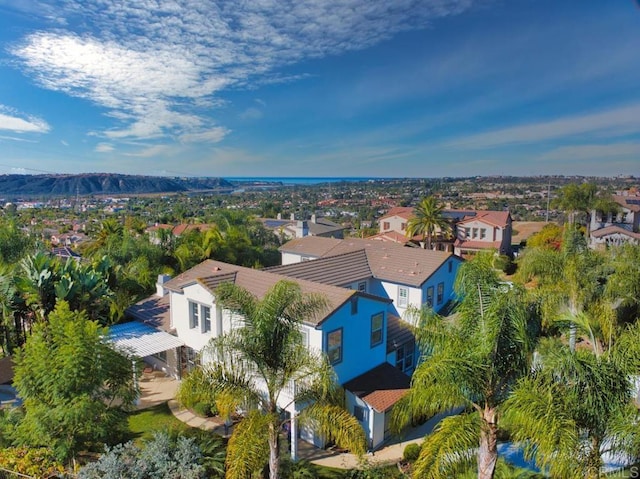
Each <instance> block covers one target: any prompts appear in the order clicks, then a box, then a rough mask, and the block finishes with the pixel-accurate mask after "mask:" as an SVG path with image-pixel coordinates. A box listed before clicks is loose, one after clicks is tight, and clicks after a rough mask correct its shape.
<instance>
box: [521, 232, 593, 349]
mask: <svg viewBox="0 0 640 479" xmlns="http://www.w3.org/2000/svg"><path fill="white" fill-rule="evenodd" d="M602 267H603V257H602V256H601V255H599V254H598V253H596V252H594V251H592V250H590V249H589V248H587V244H586V241H585V239H584V237H583V236H582V235H581V234H580V233H579V231H577V229H576V228H575V227H568V228H566V229H565V232H564V237H563V242H562V247H561V248H560V250H553V249H549V248H544V247H535V248H527V249H526V250H525V251H524V253H523V254H522V255H521V256H520V258H519V259H518V273H517V278H518V279H520V280H521V281H522V282H524V283H529V282H534V284H535V288H534V289H533V290H532V295H533V297H534V298H535V300H536V302H537V303H538V305H539V308H540V311H541V314H542V317H543V322H544V325H545V326H546V327H555V326H562V325H569V326H570V337H569V341H570V346H571V348H572V349H573V348H575V341H576V332H577V331H576V324H577V322H579V317H580V316H581V315H582V314H584V313H587V312H588V311H589V308H592V307H595V306H596V305H597V304H598V302H599V300H600V299H601V298H602V295H603V292H604V288H603V286H602V285H603V284H604V281H603V278H602V272H603V269H602Z"/></svg>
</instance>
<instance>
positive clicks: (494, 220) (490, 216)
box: [458, 211, 511, 228]
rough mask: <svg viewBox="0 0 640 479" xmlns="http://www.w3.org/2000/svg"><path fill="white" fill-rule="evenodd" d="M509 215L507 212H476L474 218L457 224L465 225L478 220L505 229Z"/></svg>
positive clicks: (465, 219)
mask: <svg viewBox="0 0 640 479" xmlns="http://www.w3.org/2000/svg"><path fill="white" fill-rule="evenodd" d="M510 216H511V214H510V213H509V212H508V211H478V212H476V214H475V215H474V216H471V217H468V218H464V219H463V220H461V221H459V222H458V224H465V223H468V222H470V221H474V220H478V221H482V222H483V223H487V224H490V225H493V226H497V227H499V228H505V227H506V226H507V224H509V217H510Z"/></svg>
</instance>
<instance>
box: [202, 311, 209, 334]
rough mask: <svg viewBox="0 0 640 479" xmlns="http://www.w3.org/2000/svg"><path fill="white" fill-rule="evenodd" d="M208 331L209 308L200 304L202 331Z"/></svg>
mask: <svg viewBox="0 0 640 479" xmlns="http://www.w3.org/2000/svg"><path fill="white" fill-rule="evenodd" d="M209 331H211V308H210V307H209V306H202V332H203V333H208V332H209Z"/></svg>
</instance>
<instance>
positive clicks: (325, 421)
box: [299, 402, 367, 456]
mask: <svg viewBox="0 0 640 479" xmlns="http://www.w3.org/2000/svg"><path fill="white" fill-rule="evenodd" d="M299 421H300V423H301V424H310V425H312V426H313V428H314V430H315V431H317V432H318V433H319V434H320V435H321V436H322V437H324V438H325V440H327V441H334V442H335V443H336V444H337V445H338V446H339V447H342V448H344V449H348V450H349V451H351V452H352V453H353V454H356V455H358V456H362V455H363V454H364V453H365V452H366V450H367V439H366V436H365V433H364V430H363V429H362V426H361V425H360V423H359V422H358V420H357V419H356V418H355V417H354V416H353V415H351V414H350V413H349V412H348V411H347V410H346V409H344V408H342V407H340V406H336V405H334V404H326V403H320V402H316V403H314V404H312V405H310V406H308V407H306V408H305V409H303V410H302V412H301V413H300V416H299Z"/></svg>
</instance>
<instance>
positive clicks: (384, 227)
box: [382, 221, 391, 231]
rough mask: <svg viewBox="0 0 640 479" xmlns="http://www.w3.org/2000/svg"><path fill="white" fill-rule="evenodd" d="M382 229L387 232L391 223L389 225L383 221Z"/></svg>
mask: <svg viewBox="0 0 640 479" xmlns="http://www.w3.org/2000/svg"><path fill="white" fill-rule="evenodd" d="M382 229H383V230H385V231H386V230H388V229H391V223H389V222H388V221H384V222H383V223H382Z"/></svg>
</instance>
